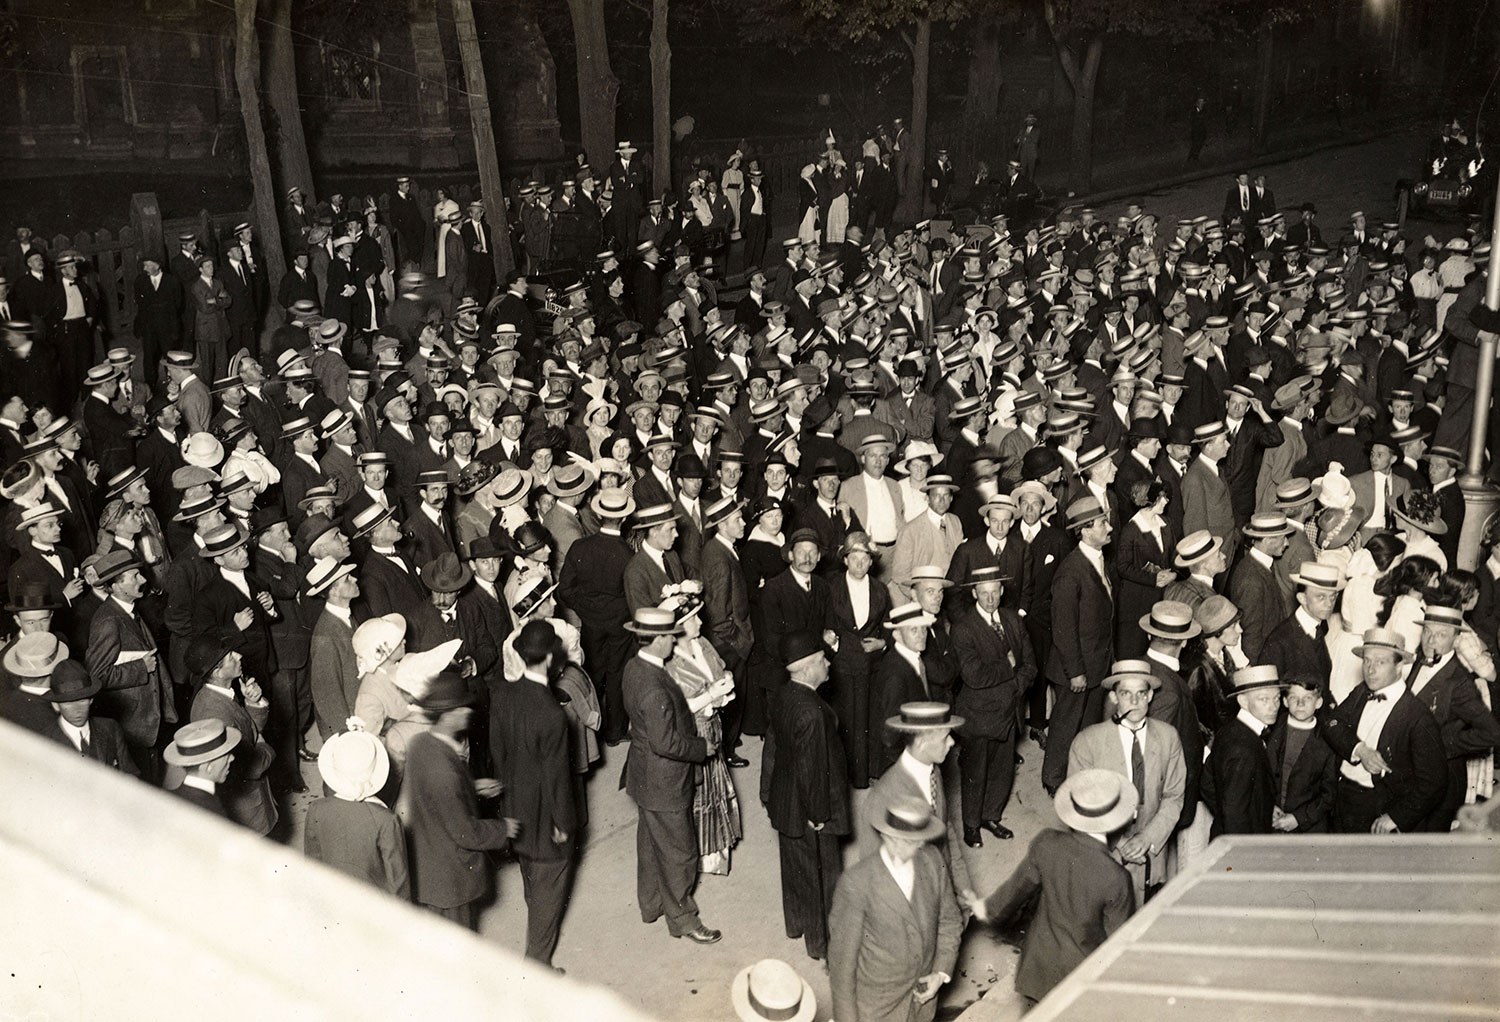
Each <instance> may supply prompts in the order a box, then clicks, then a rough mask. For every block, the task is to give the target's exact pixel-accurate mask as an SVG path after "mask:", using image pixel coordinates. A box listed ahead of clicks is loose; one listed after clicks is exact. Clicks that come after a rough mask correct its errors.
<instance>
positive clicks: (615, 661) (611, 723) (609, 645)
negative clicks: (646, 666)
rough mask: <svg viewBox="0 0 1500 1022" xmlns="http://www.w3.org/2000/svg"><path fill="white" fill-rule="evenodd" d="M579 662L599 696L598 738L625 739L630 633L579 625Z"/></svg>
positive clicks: (631, 650) (632, 652)
mask: <svg viewBox="0 0 1500 1022" xmlns="http://www.w3.org/2000/svg"><path fill="white" fill-rule="evenodd" d="M582 642H583V658H584V663H585V664H586V665H587V666H588V671H589V677H590V678H592V679H593V681H594V689H595V692H596V693H597V695H598V696H599V714H600V716H601V717H603V722H602V724H601V726H600V728H599V737H600V738H602V739H604V740H605V741H606V742H617V741H620V740H621V739H623V738H624V737H625V736H626V732H627V731H628V729H629V725H630V718H629V716H628V715H627V714H626V713H625V691H624V689H623V687H622V683H623V681H624V677H625V662H626V661H627V660H629V659H630V658H631V657H632V656H634V655H635V647H636V642H635V637H634V636H632V635H631V634H630V633H628V632H627V633H625V634H623V635H611V634H610V633H609V632H607V631H605V630H604V629H603V628H600V627H597V626H595V625H590V624H588V623H587V622H585V623H584V625H583V634H582Z"/></svg>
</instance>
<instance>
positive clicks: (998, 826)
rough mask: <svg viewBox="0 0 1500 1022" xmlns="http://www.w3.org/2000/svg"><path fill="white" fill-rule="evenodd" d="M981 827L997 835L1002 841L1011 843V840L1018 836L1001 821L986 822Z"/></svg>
mask: <svg viewBox="0 0 1500 1022" xmlns="http://www.w3.org/2000/svg"><path fill="white" fill-rule="evenodd" d="M980 826H981V827H983V828H984V829H985V830H987V831H989V832H990V833H991V834H993V835H995V836H996V837H997V838H999V839H1000V840H1001V841H1009V840H1010V839H1011V838H1013V837H1015V836H1016V835H1015V834H1014V833H1012V832H1011V829H1010V828H1009V827H1007V826H1006V825H1005V824H1003V823H1001V822H1000V821H999V820H986V821H985V822H984V823H981V824H980Z"/></svg>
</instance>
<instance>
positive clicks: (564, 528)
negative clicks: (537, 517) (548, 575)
mask: <svg viewBox="0 0 1500 1022" xmlns="http://www.w3.org/2000/svg"><path fill="white" fill-rule="evenodd" d="M542 525H543V526H544V527H545V528H546V529H547V531H548V532H549V533H550V534H551V535H552V577H553V578H562V569H563V563H564V562H565V561H566V560H567V559H568V551H569V550H571V549H572V548H573V544H574V543H576V542H578V541H579V540H580V539H583V538H584V537H585V536H587V535H588V531H587V530H586V529H585V528H584V527H583V520H582V519H581V518H580V517H579V516H578V514H577V512H576V511H568V510H566V509H564V507H563V505H562V504H561V503H554V504H553V505H552V506H551V507H549V508H548V509H547V513H546V514H544V515H542Z"/></svg>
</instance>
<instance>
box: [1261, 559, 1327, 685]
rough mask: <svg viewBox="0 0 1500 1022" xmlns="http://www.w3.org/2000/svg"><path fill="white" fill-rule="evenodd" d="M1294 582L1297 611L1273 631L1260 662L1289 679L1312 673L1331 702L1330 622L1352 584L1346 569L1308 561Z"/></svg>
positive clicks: (1264, 645) (1263, 645)
mask: <svg viewBox="0 0 1500 1022" xmlns="http://www.w3.org/2000/svg"><path fill="white" fill-rule="evenodd" d="M1292 581H1293V582H1295V583H1296V585H1297V596H1296V599H1297V609H1296V610H1295V611H1293V612H1292V615H1291V616H1290V617H1288V618H1287V619H1286V620H1285V621H1282V622H1281V623H1280V624H1278V625H1277V626H1276V627H1274V628H1272V629H1271V634H1269V635H1267V636H1266V641H1265V642H1264V643H1262V644H1261V647H1260V653H1259V655H1258V656H1257V657H1256V659H1257V660H1258V661H1259V662H1260V663H1263V664H1271V665H1272V666H1274V667H1275V668H1276V669H1277V671H1279V672H1281V673H1282V674H1284V675H1285V676H1286V677H1289V678H1290V677H1293V676H1295V675H1299V674H1311V675H1312V676H1313V677H1315V678H1317V679H1318V680H1319V681H1321V682H1322V684H1323V699H1324V701H1325V702H1330V703H1331V702H1332V696H1331V694H1330V692H1329V690H1328V679H1329V678H1330V677H1331V676H1332V674H1333V657H1332V655H1331V654H1330V653H1329V650H1328V619H1329V618H1330V617H1331V616H1332V615H1333V612H1334V610H1335V609H1336V608H1337V606H1338V600H1339V593H1341V592H1342V591H1343V590H1344V587H1345V586H1346V585H1347V584H1348V583H1347V580H1346V579H1345V578H1344V570H1343V569H1342V568H1339V567H1336V566H1334V565H1330V564H1320V563H1318V562H1317V561H1306V562H1304V563H1303V564H1302V566H1301V568H1300V569H1298V571H1297V573H1296V574H1294V575H1293V576H1292Z"/></svg>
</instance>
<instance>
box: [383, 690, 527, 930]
mask: <svg viewBox="0 0 1500 1022" xmlns="http://www.w3.org/2000/svg"><path fill="white" fill-rule="evenodd" d="M472 701H473V692H472V689H471V688H470V686H469V685H467V684H465V682H464V679H463V678H460V677H459V676H458V675H457V674H456V673H454V672H452V671H444V672H443V673H441V674H439V675H438V676H437V678H435V679H434V680H433V682H432V685H431V687H430V688H429V689H428V690H427V692H426V694H424V695H423V696H422V697H421V698H420V699H418V700H417V705H418V706H419V707H421V708H422V709H423V710H424V711H426V713H427V715H428V716H429V717H430V718H433V723H432V729H431V730H430V731H425V732H422V733H421V734H418V735H416V736H415V737H414V738H412V740H411V744H410V745H409V746H408V747H407V752H406V770H405V772H404V773H403V775H402V779H401V786H402V789H403V792H404V793H405V794H406V795H407V796H408V797H409V798H410V811H409V812H408V813H407V815H406V818H405V823H406V833H407V836H408V840H409V842H410V849H411V894H412V900H413V901H415V902H416V903H417V904H418V905H421V906H422V907H423V908H427V909H430V910H432V911H433V912H436V913H437V914H438V915H440V916H443V917H444V918H446V919H451V920H453V921H454V922H456V923H458V924H459V925H460V926H463V927H466V928H467V929H470V930H476V929H478V924H479V917H478V912H477V911H476V908H477V905H478V902H479V901H480V900H481V899H482V898H484V896H485V895H486V894H487V893H488V892H489V886H490V868H489V865H488V862H487V860H486V857H485V854H484V853H485V851H487V850H490V849H499V848H504V847H506V845H508V844H509V843H510V841H511V839H512V838H514V837H516V835H517V834H518V832H519V831H520V825H519V823H517V821H516V820H514V819H510V818H507V819H500V820H494V819H489V818H487V817H486V816H482V815H480V812H479V802H478V797H476V796H480V797H486V798H488V797H491V796H494V795H497V794H499V793H500V784H499V783H498V782H496V781H495V780H493V779H489V778H484V779H480V780H477V781H476V780H475V778H474V776H473V775H472V774H471V773H470V772H469V766H468V764H466V763H465V762H464V759H463V752H462V750H463V745H461V744H460V742H461V736H462V735H463V733H464V732H465V731H466V730H468V727H469V724H470V723H471V722H472V720H473V718H474V707H473V704H472Z"/></svg>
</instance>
